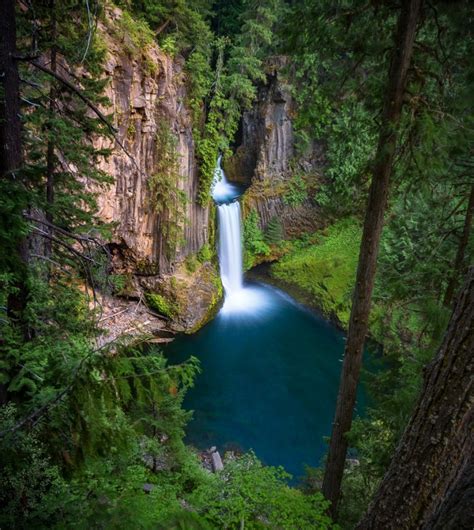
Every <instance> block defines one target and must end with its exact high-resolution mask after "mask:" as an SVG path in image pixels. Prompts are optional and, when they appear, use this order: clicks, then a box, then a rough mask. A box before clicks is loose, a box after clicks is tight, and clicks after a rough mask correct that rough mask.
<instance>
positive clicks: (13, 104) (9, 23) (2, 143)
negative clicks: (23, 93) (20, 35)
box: [0, 0, 21, 178]
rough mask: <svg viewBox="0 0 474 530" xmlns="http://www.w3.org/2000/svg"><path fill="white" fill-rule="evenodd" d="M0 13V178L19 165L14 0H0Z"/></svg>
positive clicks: (19, 130)
mask: <svg viewBox="0 0 474 530" xmlns="http://www.w3.org/2000/svg"><path fill="white" fill-rule="evenodd" d="M0 13H1V16H0V82H1V93H0V177H1V178H4V177H5V176H7V175H9V174H11V173H14V172H15V171H16V170H18V169H19V168H20V165H21V124H20V97H19V93H20V78H19V75H18V67H17V64H16V61H15V59H14V55H15V51H16V25H15V2H14V0H0Z"/></svg>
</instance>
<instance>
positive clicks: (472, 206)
mask: <svg viewBox="0 0 474 530" xmlns="http://www.w3.org/2000/svg"><path fill="white" fill-rule="evenodd" d="M473 213H474V185H472V186H471V194H470V196H469V202H468V204H467V210H466V217H465V218H464V228H463V231H462V235H461V240H460V241H459V246H458V251H457V253H456V259H455V261H454V266H453V274H452V276H451V278H450V280H449V283H448V287H447V288H446V293H445V295H444V301H443V303H444V305H445V306H446V307H450V306H451V303H452V300H453V296H454V291H455V290H456V286H457V283H458V280H459V275H460V273H461V272H462V269H463V263H464V254H465V253H466V247H467V244H468V243H469V235H470V233H471V225H472V215H473Z"/></svg>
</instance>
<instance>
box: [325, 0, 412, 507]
mask: <svg viewBox="0 0 474 530" xmlns="http://www.w3.org/2000/svg"><path fill="white" fill-rule="evenodd" d="M421 4H422V0H404V1H403V2H402V7H401V12H400V15H399V18H398V23H397V29H396V32H395V46H394V52H393V57H392V62H391V65H390V70H389V75H388V86H387V92H386V97H385V101H384V110H383V121H382V128H381V131H380V135H379V142H378V148H377V154H376V158H375V163H374V168H373V176H372V182H371V186H370V191H369V198H368V202H367V208H366V213H365V222H364V230H363V234H362V242H361V246H360V255H359V264H358V268H357V278H356V285H355V291H354V296H353V301H352V310H351V317H350V321H349V331H348V336H347V342H346V348H345V352H344V363H343V367H342V374H341V380H340V386H339V394H338V398H337V405H336V413H335V417H334V423H333V428H332V435H331V441H330V446H329V454H328V460H327V463H326V469H325V473H324V480H323V487H322V491H323V494H324V495H325V497H326V498H327V499H328V500H329V501H331V508H330V513H331V515H332V516H333V517H335V515H336V511H337V504H338V500H339V496H340V489H341V481H342V476H343V472H344V464H345V459H346V452H347V439H346V433H348V432H349V430H350V428H351V424H352V414H353V410H354V405H355V400H356V390H357V384H358V380H359V373H360V368H361V364H362V351H363V348H364V342H365V337H366V335H367V330H368V320H369V312H370V304H371V299H372V290H373V286H374V278H375V271H376V265H377V255H378V250H379V243H380V236H381V233H382V228H383V220H384V212H385V208H386V204H387V197H388V191H389V183H390V174H391V172H392V166H393V159H394V155H395V149H396V144H397V129H398V124H399V121H400V116H401V111H402V102H403V95H404V93H405V88H406V83H407V77H408V69H409V67H410V62H411V56H412V51H413V42H414V40H415V35H416V29H417V23H418V19H419V13H420V9H421Z"/></svg>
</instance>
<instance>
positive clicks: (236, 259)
mask: <svg viewBox="0 0 474 530" xmlns="http://www.w3.org/2000/svg"><path fill="white" fill-rule="evenodd" d="M217 211H218V215H219V230H220V232H219V263H220V269H221V279H222V285H223V286H224V290H225V294H226V296H231V295H232V294H235V293H236V292H238V291H240V290H241V289H242V288H243V281H242V276H243V273H242V246H241V232H240V204H239V203H238V202H237V201H235V202H232V203H230V204H221V205H219V206H218V209H217Z"/></svg>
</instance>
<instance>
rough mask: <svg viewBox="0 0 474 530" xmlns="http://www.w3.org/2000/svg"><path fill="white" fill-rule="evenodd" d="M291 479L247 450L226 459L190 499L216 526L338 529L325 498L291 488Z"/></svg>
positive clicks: (317, 494) (281, 470)
mask: <svg viewBox="0 0 474 530" xmlns="http://www.w3.org/2000/svg"><path fill="white" fill-rule="evenodd" d="M288 478H290V475H288V474H287V473H286V472H285V471H284V470H283V468H281V467H279V468H276V467H269V466H264V465H262V463H261V462H260V461H259V460H258V459H257V458H256V457H255V455H254V454H253V453H247V454H245V455H243V456H242V457H240V458H237V459H235V460H232V461H230V462H226V465H225V468H224V470H223V471H221V472H220V473H219V474H218V475H217V476H213V477H211V480H210V481H209V482H207V483H203V484H202V485H201V486H200V487H198V488H197V490H196V491H195V492H194V493H193V494H192V495H191V497H190V499H189V500H190V502H191V504H192V505H194V506H196V508H197V509H198V513H201V515H203V516H204V517H205V518H206V519H207V520H208V521H209V522H211V523H212V524H213V525H215V527H216V528H243V527H244V525H245V527H246V528H281V529H288V530H290V529H291V530H293V529H294V528H317V529H319V530H324V529H330V528H335V527H334V525H333V523H332V522H331V520H330V518H329V517H328V516H327V515H326V514H325V510H326V509H327V507H328V504H329V503H328V502H327V501H326V500H324V497H323V496H322V495H321V494H320V493H315V494H311V495H305V494H304V493H303V492H302V491H300V490H297V489H294V488H290V487H289V486H288V485H287V483H286V480H287V479H288Z"/></svg>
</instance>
